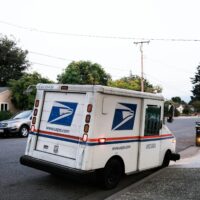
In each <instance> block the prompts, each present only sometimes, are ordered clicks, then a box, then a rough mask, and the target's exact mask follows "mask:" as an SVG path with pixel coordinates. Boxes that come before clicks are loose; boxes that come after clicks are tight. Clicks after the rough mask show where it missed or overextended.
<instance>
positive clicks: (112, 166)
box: [100, 159, 123, 189]
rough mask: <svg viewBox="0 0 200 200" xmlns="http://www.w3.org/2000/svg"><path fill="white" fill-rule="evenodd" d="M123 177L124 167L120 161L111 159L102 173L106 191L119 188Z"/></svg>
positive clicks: (102, 181)
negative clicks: (118, 185)
mask: <svg viewBox="0 0 200 200" xmlns="http://www.w3.org/2000/svg"><path fill="white" fill-rule="evenodd" d="M122 175H123V166H122V164H121V162H120V161H119V160H118V159H111V160H110V161H108V163H107V164H106V166H105V168H104V169H103V171H102V173H101V177H100V178H101V183H102V186H103V187H104V188H105V189H112V188H115V187H116V186H117V184H118V183H119V181H120V180H121V177H122Z"/></svg>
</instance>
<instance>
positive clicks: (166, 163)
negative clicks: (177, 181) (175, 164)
mask: <svg viewBox="0 0 200 200" xmlns="http://www.w3.org/2000/svg"><path fill="white" fill-rule="evenodd" d="M170 158H171V152H170V151H167V152H166V153H165V157H164V159H163V163H162V167H167V166H169V163H170Z"/></svg>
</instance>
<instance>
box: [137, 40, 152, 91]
mask: <svg viewBox="0 0 200 200" xmlns="http://www.w3.org/2000/svg"><path fill="white" fill-rule="evenodd" d="M149 42H150V41H141V42H134V44H136V45H137V44H140V53H141V92H144V66H143V44H149Z"/></svg>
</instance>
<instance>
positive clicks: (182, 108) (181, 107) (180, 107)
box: [176, 104, 185, 114]
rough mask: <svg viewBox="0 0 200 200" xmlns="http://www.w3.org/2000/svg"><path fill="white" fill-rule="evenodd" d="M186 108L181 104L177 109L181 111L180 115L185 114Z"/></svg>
mask: <svg viewBox="0 0 200 200" xmlns="http://www.w3.org/2000/svg"><path fill="white" fill-rule="evenodd" d="M184 108H185V106H184V105H182V104H180V105H179V106H178V107H177V108H176V109H177V110H178V111H179V113H180V114H183V110H184Z"/></svg>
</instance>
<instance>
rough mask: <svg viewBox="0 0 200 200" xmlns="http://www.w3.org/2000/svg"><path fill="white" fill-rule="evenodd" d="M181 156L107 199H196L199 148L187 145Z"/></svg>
mask: <svg viewBox="0 0 200 200" xmlns="http://www.w3.org/2000/svg"><path fill="white" fill-rule="evenodd" d="M181 157H182V159H181V160H179V161H177V162H176V163H174V162H172V164H171V165H170V166H169V167H167V168H164V169H161V170H160V171H158V172H156V173H154V174H152V175H150V176H148V177H147V178H145V179H144V180H141V181H139V182H138V183H136V184H133V185H131V186H129V187H128V188H125V189H124V190H122V191H120V192H118V193H116V194H114V195H112V196H111V197H109V198H107V199H106V200H199V199H200V194H199V193H200V148H198V147H190V148H189V149H187V150H185V151H183V152H181Z"/></svg>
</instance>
